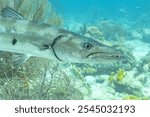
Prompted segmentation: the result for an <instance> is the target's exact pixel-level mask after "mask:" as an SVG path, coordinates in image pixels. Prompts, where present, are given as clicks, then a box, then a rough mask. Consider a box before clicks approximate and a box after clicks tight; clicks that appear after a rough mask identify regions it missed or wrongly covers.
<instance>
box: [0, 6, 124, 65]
mask: <svg viewBox="0 0 150 117" xmlns="http://www.w3.org/2000/svg"><path fill="white" fill-rule="evenodd" d="M0 50H1V51H9V52H14V53H17V54H15V55H14V56H13V59H12V60H13V63H14V65H20V64H21V63H23V62H25V61H26V60H27V59H28V58H29V57H30V56H37V57H43V58H49V59H52V60H59V61H64V62H74V63H99V62H103V61H112V60H119V59H120V58H122V56H123V53H122V52H120V51H118V50H116V49H114V48H112V47H109V46H107V45H104V44H102V43H100V42H98V41H96V40H94V39H91V38H88V37H85V36H82V35H79V34H76V33H74V32H70V31H67V30H64V29H59V28H57V27H54V26H50V25H48V24H39V23H36V22H33V21H28V20H25V19H24V18H23V17H22V16H21V15H20V14H19V13H17V12H16V11H14V10H13V9H11V8H4V9H3V10H2V15H1V16H0Z"/></svg>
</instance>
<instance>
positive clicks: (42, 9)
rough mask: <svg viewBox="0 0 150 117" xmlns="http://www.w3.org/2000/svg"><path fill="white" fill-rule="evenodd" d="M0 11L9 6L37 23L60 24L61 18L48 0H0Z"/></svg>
mask: <svg viewBox="0 0 150 117" xmlns="http://www.w3.org/2000/svg"><path fill="white" fill-rule="evenodd" d="M0 2H1V4H0V11H1V9H2V8H4V7H6V6H9V7H11V8H13V9H15V10H16V11H18V12H19V13H20V14H21V15H23V16H24V17H25V18H26V19H29V20H32V21H37V22H39V23H48V24H52V25H57V26H59V25H61V24H62V19H61V17H60V16H58V15H57V14H56V12H55V10H54V8H53V7H52V5H51V4H50V2H49V1H48V0H0Z"/></svg>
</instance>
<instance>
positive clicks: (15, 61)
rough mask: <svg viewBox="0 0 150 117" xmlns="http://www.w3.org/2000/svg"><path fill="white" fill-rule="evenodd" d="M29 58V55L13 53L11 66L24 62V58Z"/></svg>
mask: <svg viewBox="0 0 150 117" xmlns="http://www.w3.org/2000/svg"><path fill="white" fill-rule="evenodd" d="M29 58H30V56H29V55H25V54H19V53H15V54H14V55H13V56H12V63H13V66H14V67H16V66H19V65H21V64H23V63H24V62H25V61H26V60H28V59H29Z"/></svg>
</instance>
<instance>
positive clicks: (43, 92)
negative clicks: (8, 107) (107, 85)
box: [0, 63, 86, 100]
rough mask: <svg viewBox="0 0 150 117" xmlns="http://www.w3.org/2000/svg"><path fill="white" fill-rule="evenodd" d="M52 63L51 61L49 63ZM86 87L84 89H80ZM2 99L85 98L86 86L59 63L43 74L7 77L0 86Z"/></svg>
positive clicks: (48, 67) (0, 97) (45, 69)
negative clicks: (68, 73) (35, 76)
mask: <svg viewBox="0 0 150 117" xmlns="http://www.w3.org/2000/svg"><path fill="white" fill-rule="evenodd" d="M49 65H50V63H49ZM79 88H80V89H84V90H82V91H83V92H82V91H81V90H79ZM0 89H1V91H0V99H16V100H18V99H44V100H45V99H53V100H54V99H68V100H69V99H83V96H84V95H86V94H85V92H86V88H85V86H84V85H83V83H82V81H81V80H80V83H79V81H78V80H77V79H76V80H75V79H74V78H72V77H69V76H68V75H67V74H66V73H65V72H64V71H62V70H61V69H60V67H59V65H58V64H54V65H53V67H52V65H50V66H48V65H46V66H45V68H44V69H43V74H42V75H40V76H39V77H37V78H35V79H30V77H27V76H26V74H24V75H23V74H22V76H20V77H18V76H16V77H13V78H12V79H7V82H5V84H3V85H2V86H1V87H0Z"/></svg>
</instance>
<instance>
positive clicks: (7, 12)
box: [2, 7, 24, 19]
mask: <svg viewBox="0 0 150 117" xmlns="http://www.w3.org/2000/svg"><path fill="white" fill-rule="evenodd" d="M2 16H3V17H7V18H15V19H24V17H23V16H22V15H20V14H19V13H18V12H16V11H15V10H13V9H12V8H10V7H6V8H3V9H2Z"/></svg>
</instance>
